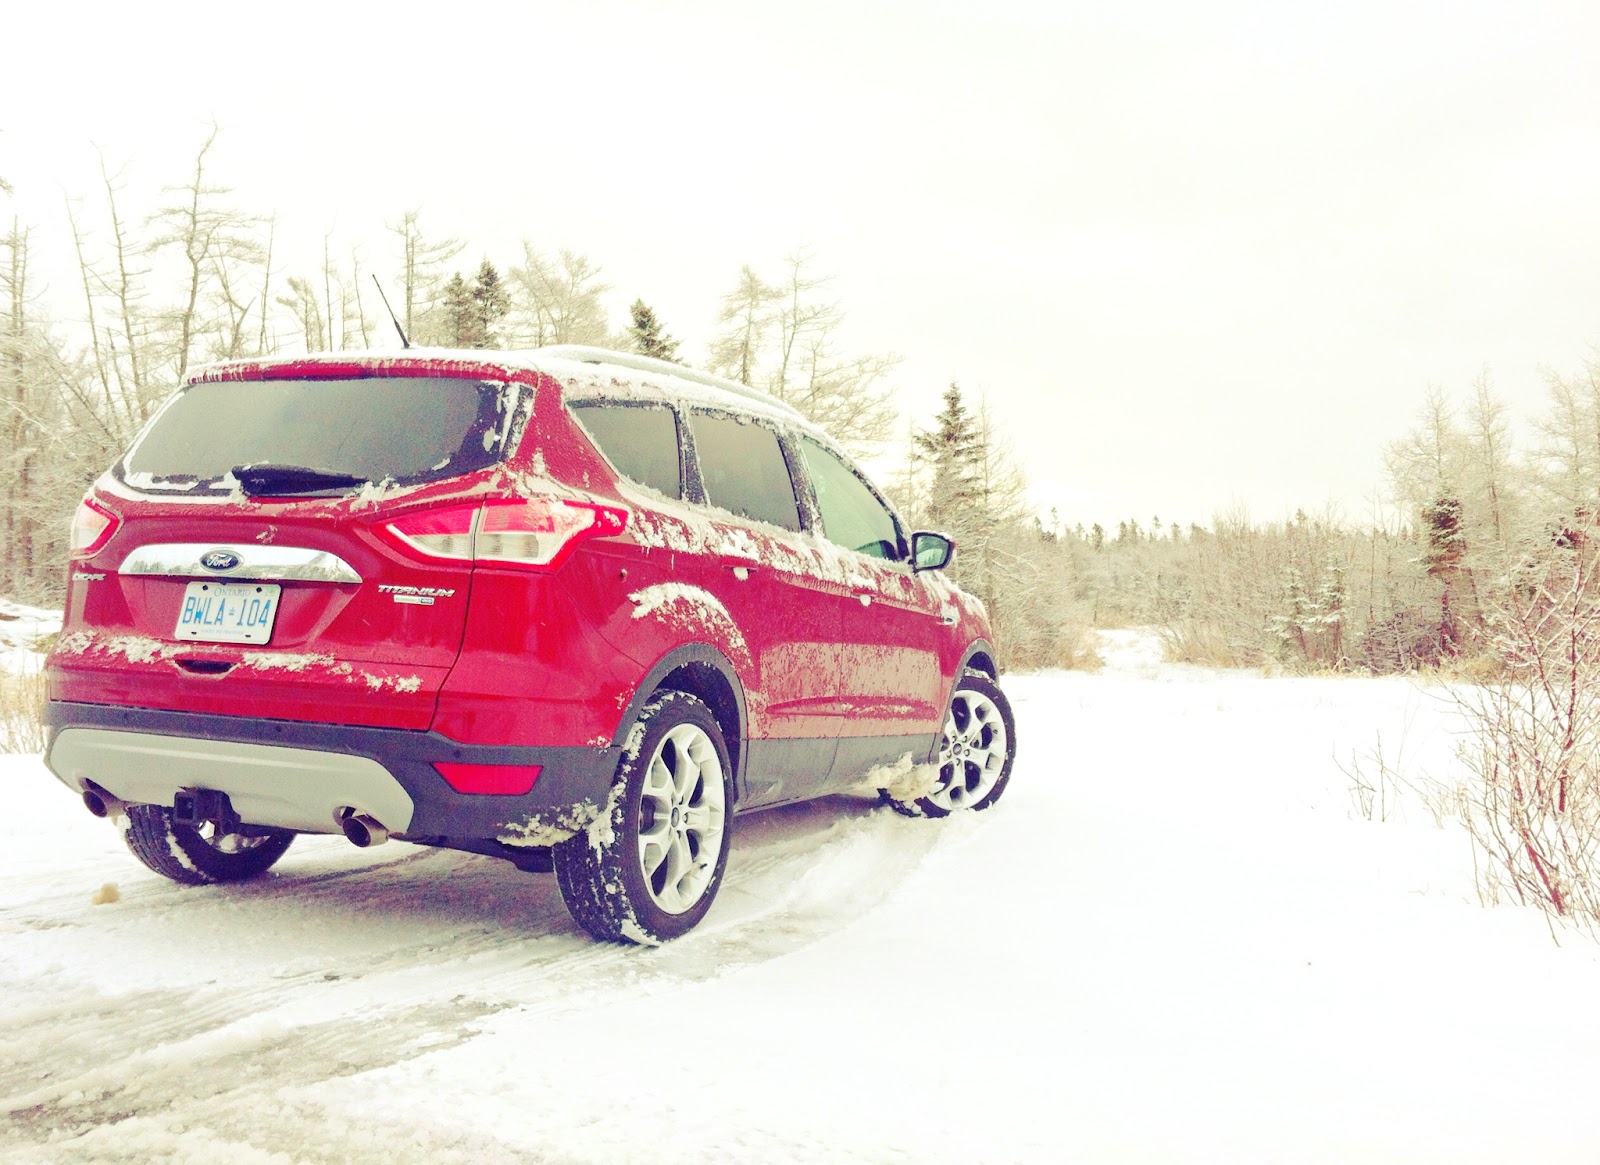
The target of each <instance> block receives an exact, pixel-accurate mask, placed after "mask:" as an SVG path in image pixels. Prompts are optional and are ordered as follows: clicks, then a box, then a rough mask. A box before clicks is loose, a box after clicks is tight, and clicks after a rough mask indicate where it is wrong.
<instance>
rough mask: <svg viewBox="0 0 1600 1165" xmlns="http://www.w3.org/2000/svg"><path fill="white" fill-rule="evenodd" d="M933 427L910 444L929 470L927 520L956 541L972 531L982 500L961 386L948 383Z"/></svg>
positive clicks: (973, 430)
mask: <svg viewBox="0 0 1600 1165" xmlns="http://www.w3.org/2000/svg"><path fill="white" fill-rule="evenodd" d="M934 420H935V422H936V427H935V428H934V429H933V430H932V431H930V432H926V433H917V434H916V435H915V436H914V437H913V438H912V441H913V443H914V444H915V446H916V449H917V451H918V452H919V453H921V454H922V455H923V456H924V457H926V458H927V461H928V464H929V465H931V466H932V467H933V480H932V482H931V483H930V485H929V490H928V507H927V514H928V521H929V523H931V524H932V525H933V526H934V527H936V528H938V529H942V530H948V531H950V532H951V533H952V534H953V535H955V537H956V539H957V541H960V539H961V536H962V535H963V534H965V533H967V532H969V531H971V530H973V529H975V528H976V527H977V525H978V523H979V522H980V521H981V518H982V514H981V511H982V508H983V504H982V503H983V499H982V496H981V491H980V489H979V486H978V482H977V476H978V472H977V471H978V464H979V462H980V461H981V460H982V451H981V448H980V446H979V442H978V432H977V427H976V426H975V425H974V424H973V418H972V414H971V413H969V412H968V411H967V408H966V405H965V404H963V403H962V400H961V387H960V386H959V385H958V384H956V383H955V382H954V381H951V383H950V387H949V388H947V389H946V390H945V394H944V408H943V409H941V410H940V411H939V414H938V416H936V417H935V418H934Z"/></svg>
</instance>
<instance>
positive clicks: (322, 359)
mask: <svg viewBox="0 0 1600 1165" xmlns="http://www.w3.org/2000/svg"><path fill="white" fill-rule="evenodd" d="M369 372H378V373H388V374H395V373H406V372H416V373H424V374H426V373H430V372H431V373H446V374H453V375H461V374H468V375H471V374H482V375H486V376H497V377H506V378H518V379H520V378H521V377H519V376H518V374H519V373H520V374H524V375H525V374H526V373H529V372H539V373H543V374H545V375H547V376H550V377H552V378H553V379H555V380H557V381H558V382H560V383H561V385H562V387H563V388H564V389H566V390H567V393H568V394H569V395H572V396H581V397H593V398H596V399H601V400H659V401H678V402H682V403H685V404H690V405H703V406H708V407H714V408H727V409H734V410H737V411H739V412H743V413H748V414H751V415H755V416H761V417H765V418H766V419H769V420H774V421H782V422H785V423H788V424H799V425H801V426H802V427H804V428H807V429H810V430H812V431H814V432H821V430H818V429H816V427H815V426H814V425H812V424H811V423H810V422H808V421H807V420H806V419H805V418H804V416H802V415H801V413H800V412H799V411H798V410H796V409H795V408H794V407H793V406H791V405H789V404H786V403H785V402H783V401H781V400H779V399H778V398H777V397H775V396H772V395H770V394H768V393H765V392H762V391H761V390H760V389H757V388H751V387H749V386H748V385H744V384H740V383H738V382H737V381H732V380H725V379H723V378H722V377H719V376H713V375H712V374H710V373H707V372H702V371H700V370H699V369H695V368H689V367H687V366H683V367H680V366H677V365H674V364H671V363H669V362H667V361H665V360H653V359H651V358H649V357H645V356H636V355H633V354H631V353H626V352H612V351H608V350H606V349H603V348H588V347H583V346H580V345H575V344H561V345H555V346H553V347H547V348H529V349H523V350H519V351H509V352H500V351H490V350H484V349H462V348H408V349H406V350H405V351H403V352H395V351H393V350H392V349H390V350H386V351H355V352H326V353H317V354H313V355H305V356H286V357H282V358H276V359H253V360H230V361H225V362H222V363H217V364H209V365H206V366H204V367H201V368H198V369H196V370H195V371H194V372H193V373H192V374H191V375H190V376H189V382H190V383H198V382H202V381H219V380H256V379H268V378H270V379H279V378H286V377H297V376H317V375H322V376H337V377H355V376H360V375H361V374H363V373H369Z"/></svg>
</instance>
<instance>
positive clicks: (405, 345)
mask: <svg viewBox="0 0 1600 1165" xmlns="http://www.w3.org/2000/svg"><path fill="white" fill-rule="evenodd" d="M372 282H373V285H374V286H375V287H377V289H378V296H379V298H381V299H382V300H383V306H384V308H385V310H387V311H388V313H389V318H390V319H391V320H393V321H394V330H395V331H397V332H399V333H400V346H401V347H402V348H409V347H411V341H410V340H408V339H406V330H405V329H404V328H402V327H401V326H400V317H399V316H397V315H395V314H394V308H392V307H390V306H389V297H388V296H387V295H384V294H383V284H381V283H379V282H378V277H377V276H376V275H374V276H373V277H372Z"/></svg>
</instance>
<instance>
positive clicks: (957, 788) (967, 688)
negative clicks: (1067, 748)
mask: <svg viewBox="0 0 1600 1165" xmlns="http://www.w3.org/2000/svg"><path fill="white" fill-rule="evenodd" d="M1016 756H1017V729H1016V725H1015V723H1014V722H1013V721H1012V717H1011V702H1010V701H1009V700H1007V699H1006V697H1005V693H1004V692H1002V691H1001V690H1000V688H999V687H998V686H997V685H996V684H995V682H994V681H993V680H991V679H990V678H989V677H988V676H985V675H978V674H975V673H969V674H967V675H965V676H963V677H962V679H961V682H960V683H959V684H957V685H956V690H955V694H954V695H953V696H952V697H951V699H950V707H949V708H948V709H947V710H946V711H945V715H944V730H943V732H941V733H940V736H939V752H938V761H937V763H938V766H939V776H938V783H937V784H935V785H934V787H933V790H932V792H930V793H928V794H927V796H924V797H918V798H915V799H912V800H900V799H898V798H896V797H893V796H891V795H890V794H889V792H888V790H882V791H881V794H882V796H883V799H884V800H886V801H887V802H888V803H889V804H890V805H892V806H894V808H895V809H896V811H898V812H900V813H904V814H905V815H906V816H908V817H948V816H949V815H950V814H951V813H954V812H956V811H957V810H963V809H970V810H973V811H977V810H979V809H987V808H989V806H991V805H993V804H994V803H995V802H996V801H998V800H999V799H1000V795H1001V794H1002V793H1004V792H1005V791H1006V785H1007V784H1009V783H1010V781H1011V764H1012V762H1013V761H1014V760H1015V759H1016Z"/></svg>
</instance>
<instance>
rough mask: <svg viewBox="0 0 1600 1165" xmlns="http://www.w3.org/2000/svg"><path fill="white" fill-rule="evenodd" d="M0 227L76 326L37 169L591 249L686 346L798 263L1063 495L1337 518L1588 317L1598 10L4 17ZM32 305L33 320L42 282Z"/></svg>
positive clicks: (202, 11)
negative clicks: (185, 183)
mask: <svg viewBox="0 0 1600 1165" xmlns="http://www.w3.org/2000/svg"><path fill="white" fill-rule="evenodd" d="M0 37H3V39H4V40H5V41H6V42H7V45H8V49H7V52H6V53H5V54H4V56H5V67H4V69H3V71H0V177H5V178H7V179H8V180H9V181H10V182H11V183H12V184H13V185H14V186H15V187H16V193H15V196H13V197H11V198H6V197H5V196H3V195H0V212H10V213H11V214H14V215H16V216H19V217H20V218H21V220H22V222H23V223H24V224H25V225H29V226H31V227H32V228H33V231H34V239H35V243H36V246H37V247H38V248H39V251H40V254H39V256H38V259H39V267H40V268H41V269H42V271H43V272H45V273H46V274H47V275H48V276H49V278H50V282H51V284H52V292H51V298H50V302H51V303H52V306H53V307H54V310H56V311H57V313H58V314H62V315H66V314H70V313H71V312H73V311H76V310H77V308H76V301H75V300H74V299H73V298H72V296H71V294H70V292H71V289H72V284H73V278H74V277H73V273H72V270H71V267H70V262H69V260H70V243H69V241H68V239H67V237H66V228H65V224H64V216H63V213H62V209H61V207H62V199H63V195H64V194H79V195H89V196H93V195H94V194H95V193H96V188H97V185H98V171H97V166H98V158H97V155H96V153H95V149H94V145H95V144H98V145H99V146H100V147H102V148H103V149H104V151H105V154H106V157H107V159H108V161H110V162H111V163H112V164H113V165H114V166H123V165H125V166H126V171H125V176H126V180H127V182H128V195H127V197H128V198H129V199H130V201H133V202H136V201H137V200H138V199H139V198H140V197H148V196H150V195H152V194H153V192H154V191H155V190H156V189H157V188H158V187H159V186H160V185H161V184H163V183H172V182H180V181H182V180H184V178H185V177H186V173H185V171H186V167H187V166H188V164H189V161H190V159H191V158H192V156H193V152H194V149H195V148H196V146H197V145H198V143H199V142H200V141H201V140H202V139H203V137H204V135H205V133H206V132H207V129H208V126H209V123H210V122H212V121H213V120H214V121H215V122H217V123H218V124H219V125H220V126H221V127H222V131H223V133H222V137H221V139H220V140H219V144H218V146H217V149H216V152H215V163H214V166H213V173H214V175H215V176H216V178H217V179H218V180H219V181H220V182H223V183H226V184H227V185H230V186H232V187H233V188H234V189H235V191H236V198H237V201H238V202H239V203H240V204H242V205H243V206H244V207H246V208H247V209H250V210H254V211H259V212H263V213H267V212H275V213H276V214H277V215H278V218H279V228H278V229H279V243H280V246H281V247H283V248H284V250H283V251H281V252H280V257H282V258H283V259H284V261H285V263H287V264H289V265H290V266H291V269H292V268H293V266H294V265H296V264H298V265H299V266H300V269H302V270H306V271H309V269H310V268H312V267H313V266H314V265H315V264H316V263H317V262H318V261H319V260H320V253H321V247H322V240H323V237H324V236H325V235H327V234H328V233H329V232H332V236H333V240H334V244H335V246H340V245H343V246H346V247H348V246H350V245H360V246H361V247H362V250H363V255H364V265H365V266H367V267H368V268H370V269H375V270H378V271H380V273H381V272H382V271H383V269H384V267H385V264H390V265H393V259H392V257H391V256H390V255H389V254H388V252H387V249H386V248H387V242H388V240H387V238H386V236H385V233H384V230H383V226H384V224H385V223H387V222H392V221H394V220H395V219H397V218H398V216H399V214H400V213H401V211H403V210H405V209H407V208H412V207H420V208H421V210H422V215H423V225H424V229H425V230H427V231H429V232H431V233H434V234H438V235H456V236H458V237H461V238H465V239H467V240H469V241H470V244H471V246H470V248H469V250H468V252H467V254H465V255H463V256H462V263H463V266H464V267H474V266H476V263H477V261H478V259H479V258H481V257H483V256H485V255H487V256H488V257H490V258H491V259H493V260H495V261H496V262H497V263H499V264H501V265H502V266H505V265H510V264H512V263H514V262H515V261H516V260H517V259H518V257H519V255H520V247H521V240H523V239H525V238H526V239H529V240H532V241H533V242H535V244H537V245H538V246H540V247H542V248H546V249H552V248H557V247H566V248H570V249H573V250H577V251H580V252H583V253H585V254H587V255H588V256H589V257H590V258H591V259H593V260H594V261H595V262H597V263H599V264H600V265H601V266H602V267H603V268H604V272H605V277H606V279H607V281H608V282H610V283H611V284H612V285H613V286H614V288H615V292H614V294H613V297H612V299H613V308H614V314H615V315H616V316H617V317H618V319H619V321H620V317H621V315H622V309H623V308H624V307H625V305H626V304H627V303H628V302H630V301H631V300H632V299H633V298H634V297H636V296H639V297H643V298H644V299H645V300H646V301H647V302H649V303H651V304H652V305H653V306H655V308H656V309H657V311H658V312H659V314H660V315H661V316H662V317H663V319H664V321H665V322H666V324H667V327H668V330H669V331H671V332H672V333H673V334H675V335H676V336H677V337H678V338H679V339H680V340H682V341H683V343H684V347H683V354H684V355H686V356H687V357H688V358H689V359H690V360H691V361H694V360H698V359H699V358H701V357H702V356H703V354H704V349H705V345H706V343H707V341H708V340H709V339H710V336H711V333H712V330H713V326H714V315H715V312H716V309H717V300H718V297H719V296H720V295H721V294H722V293H723V292H724V291H726V290H728V289H729V288H730V287H731V285H732V283H733V282H734V279H735V277H736V275H737V272H738V269H739V266H740V265H741V264H742V263H751V264H752V265H754V266H756V267H757V269H758V270H761V269H765V270H767V271H769V272H772V273H776V271H777V270H778V267H779V264H780V262H781V258H782V256H783V255H784V254H786V253H787V252H789V251H791V250H793V249H794V248H795V247H796V246H801V245H803V246H807V247H809V248H811V249H812V251H813V252H814V253H815V254H816V256H817V259H818V264H819V267H820V268H822V269H825V270H827V271H830V272H832V273H833V274H834V275H835V277H836V278H835V282H834V291H835V295H836V296H837V298H838V299H839V300H840V301H841V302H842V304H843V306H844V307H845V308H846V310H847V311H848V313H849V325H848V335H847V338H848V341H849V343H850V344H851V346H852V347H854V348H855V349H857V350H861V351H893V352H897V353H899V354H901V355H903V356H904V357H905V360H904V363H903V364H902V365H901V366H900V369H899V370H898V373H897V378H898V383H899V384H900V386H901V389H902V392H901V405H902V409H903V412H904V415H905V418H906V419H907V421H910V420H917V421H924V422H925V421H926V420H927V419H929V418H930V417H931V415H932V413H933V412H934V411H935V410H936V409H937V407H938V395H939V393H940V391H942V389H943V387H944V385H945V384H946V383H947V382H949V381H950V380H956V381H958V382H960V383H961V385H962V386H963V387H964V388H965V389H968V390H970V391H971V392H972V394H974V396H976V395H977V394H978V393H980V392H981V393H985V394H987V398H988V400H989V403H990V406H991V408H992V410H993V412H994V414H995V416H996V418H997V420H998V421H999V422H1000V425H1001V427H1002V429H1003V431H1005V432H1006V433H1007V434H1008V435H1009V437H1010V439H1011V441H1012V443H1013V445H1014V447H1015V450H1016V453H1017V455H1018V457H1019V459H1020V460H1021V462H1022V464H1023V466H1024V468H1025V470H1026V472H1027V474H1028V477H1029V480H1030V482H1031V484H1032V486H1033V490H1034V494H1035V496H1036V498H1037V499H1038V500H1039V501H1040V502H1041V503H1042V504H1044V505H1049V504H1052V503H1053V504H1055V505H1057V506H1059V508H1060V511H1061V515H1062V517H1063V518H1065V519H1067V520H1068V521H1071V522H1078V521H1082V522H1084V523H1085V524H1088V523H1090V522H1093V521H1100V522H1104V523H1108V524H1113V525H1114V524H1115V523H1116V521H1117V520H1118V519H1119V518H1122V517H1133V518H1137V519H1139V520H1140V521H1141V522H1145V521H1147V520H1148V519H1149V517H1150V516H1152V515H1154V514H1159V515H1160V516H1161V518H1162V520H1163V521H1164V522H1167V521H1180V522H1184V523H1187V522H1191V521H1197V522H1201V523H1208V522H1209V521H1210V520H1211V518H1212V515H1213V514H1214V513H1215V512H1216V511H1218V510H1221V509H1224V508H1228V507H1231V506H1233V505H1236V504H1240V503H1242V504H1244V505H1247V506H1248V507H1249V508H1250V511H1251V513H1252V515H1253V516H1254V517H1256V518H1257V519H1263V520H1271V519H1278V518H1282V517H1284V516H1285V515H1286V514H1287V513H1289V512H1292V511H1293V510H1294V509H1295V508H1296V507H1304V508H1306V509H1307V510H1316V509H1320V508H1322V507H1324V506H1327V505H1329V504H1332V505H1333V506H1335V507H1336V508H1337V509H1338V510H1339V511H1341V512H1342V513H1343V514H1344V516H1346V517H1347V518H1351V519H1356V520H1359V519H1362V518H1363V517H1365V516H1367V514H1368V513H1369V512H1370V509H1371V504H1372V500H1373V499H1374V498H1375V497H1377V496H1378V494H1379V492H1380V489H1381V486H1382V462H1381V453H1382V447H1383V445H1384V444H1385V443H1386V442H1388V441H1390V440H1393V439H1395V438H1397V437H1399V436H1400V435H1401V434H1402V433H1403V432H1404V430H1405V429H1406V428H1408V427H1409V426H1410V425H1411V424H1412V423H1413V421H1414V418H1415V416H1416V414H1417V412H1418V410H1419V408H1420V406H1421V404H1422V401H1423V397H1424V394H1425V392H1426V390H1427V388H1428V386H1429V385H1430V384H1438V385H1441V386H1443V387H1445V388H1446V389H1449V390H1452V391H1456V392H1465V391H1466V389H1467V388H1468V386H1469V384H1470V382H1471V380H1472V379H1473V378H1474V377H1475V376H1476V375H1477V374H1478V373H1479V371H1480V370H1482V369H1483V368H1484V367H1485V366H1487V367H1488V369H1489V371H1490V374H1491V376H1492V378H1493V380H1494V382H1495V384H1496V385H1497V387H1498V388H1499V390H1500V392H1501V393H1502V395H1503V396H1504V397H1505V398H1506V399H1507V400H1508V401H1509V402H1510V403H1511V404H1512V405H1513V407H1514V408H1515V409H1516V411H1517V412H1518V413H1519V415H1521V416H1522V417H1523V418H1529V417H1532V416H1534V415H1537V413H1538V412H1539V411H1540V410H1541V408H1542V404H1543V399H1544V392H1545V389H1544V380H1543V371H1542V368H1554V369H1558V370H1562V371H1572V370H1575V369H1577V368H1579V367H1580V366H1581V364H1582V362H1583V361H1584V360H1585V359H1586V358H1587V357H1588V356H1589V355H1590V351H1591V344H1593V343H1594V342H1595V341H1596V340H1600V262H1597V259H1600V68H1597V67H1596V64H1595V62H1596V59H1597V57H1596V51H1597V46H1600V5H1595V4H1593V3H1592V2H1588V0H1585V2H1582V3H1579V2H1566V3H1537V2H1535V3H1527V2H1524V3H1502V2H1495V3H1481V2H1473V0H1450V2H1442V0H1441V2H1435V3H1413V2H1408V0H1386V2H1381V3H1380V2H1373V0H1342V2H1341V3H1338V4H1315V5H1313V4H1306V3H1284V2H1283V0H1262V2H1257V0H1218V2H1214V3H1209V4H1203V5H1202V4H1194V3H1190V2H1185V0H1165V2H1158V3H1127V4H1093V5H1088V4H1063V3H1057V4H1033V3H1023V2H1020V0H986V2H983V3H970V2H969V3H963V4H945V3H932V2H921V3H911V2H905V3H888V2H875V0H859V2H856V3H835V2H832V0H823V2H818V0H810V2H808V3H805V4H794V5H786V6H780V5H776V4H760V3H749V2H744V3H719V2H713V0H688V2H678V3H671V4H654V3H643V2H622V3H600V2H594V3H556V4H541V3H536V2H535V3H525V4H520V5H507V6H505V7H503V8H502V7H500V6H494V7H488V6H482V5H478V4H474V3H453V4H447V3H435V4H429V5H425V6H421V5H408V4H392V5H387V6H386V5H376V4H374V5H361V6H359V9H357V8H356V6H347V5H345V4H342V3H338V2H337V0H330V2H327V3H322V4H300V3H285V4H221V3H216V2H215V0H210V2H208V3H203V4H172V3H163V2H161V0H151V2H147V3H143V4H125V3H124V4H117V5H106V6H104V7H102V6H100V5H83V4H71V3H62V4H57V5H46V4H42V3H41V4H29V5H26V6H14V8H13V10H10V11H8V12H7V13H6V14H5V15H4V16H0ZM58 303H59V305H60V306H58V307H55V306H54V305H56V304H58Z"/></svg>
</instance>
